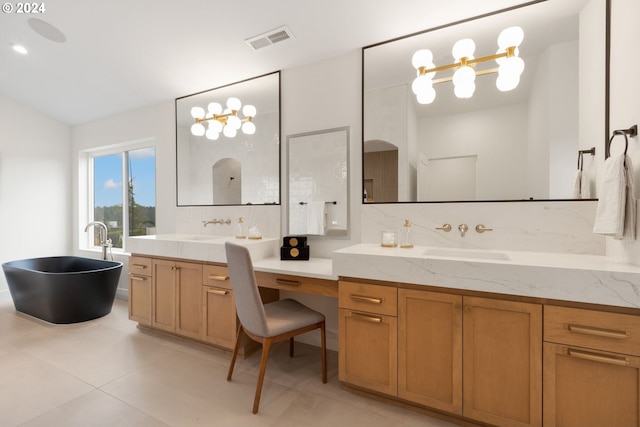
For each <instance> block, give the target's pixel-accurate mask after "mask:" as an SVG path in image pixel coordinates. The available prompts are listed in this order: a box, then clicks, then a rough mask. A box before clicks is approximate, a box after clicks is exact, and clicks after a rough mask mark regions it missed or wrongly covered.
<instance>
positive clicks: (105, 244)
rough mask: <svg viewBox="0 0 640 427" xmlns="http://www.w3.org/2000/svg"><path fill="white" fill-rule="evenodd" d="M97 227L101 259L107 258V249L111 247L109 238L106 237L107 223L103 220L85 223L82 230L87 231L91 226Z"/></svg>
mask: <svg viewBox="0 0 640 427" xmlns="http://www.w3.org/2000/svg"><path fill="white" fill-rule="evenodd" d="M92 225H93V226H94V227H99V230H98V233H99V235H100V246H101V247H102V259H104V260H106V259H107V249H108V248H110V247H111V239H108V238H107V237H108V236H109V234H108V233H109V231H108V230H107V225H106V224H105V223H104V222H100V221H93V222H90V223H89V224H87V226H86V227H85V228H84V231H89V228H90V227H91V226H92Z"/></svg>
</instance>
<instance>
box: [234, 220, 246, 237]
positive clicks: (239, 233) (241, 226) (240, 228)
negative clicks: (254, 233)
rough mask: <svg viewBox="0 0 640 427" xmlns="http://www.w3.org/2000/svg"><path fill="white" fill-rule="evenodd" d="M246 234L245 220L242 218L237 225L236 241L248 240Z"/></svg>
mask: <svg viewBox="0 0 640 427" xmlns="http://www.w3.org/2000/svg"><path fill="white" fill-rule="evenodd" d="M246 238H247V236H246V235H245V234H244V220H243V219H242V217H240V218H238V225H236V239H246Z"/></svg>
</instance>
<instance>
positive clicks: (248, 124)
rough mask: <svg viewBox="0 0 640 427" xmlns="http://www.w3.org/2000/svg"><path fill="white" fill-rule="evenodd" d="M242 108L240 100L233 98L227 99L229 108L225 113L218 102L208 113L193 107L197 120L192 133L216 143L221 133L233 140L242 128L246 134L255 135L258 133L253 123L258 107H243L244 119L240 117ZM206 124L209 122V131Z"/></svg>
mask: <svg viewBox="0 0 640 427" xmlns="http://www.w3.org/2000/svg"><path fill="white" fill-rule="evenodd" d="M240 107H242V103H241V102H240V100H239V99H238V98H233V97H232V98H229V99H227V108H226V109H225V110H224V111H223V109H222V105H220V104H218V103H217V102H212V103H210V104H209V105H208V107H207V111H206V112H205V110H204V108H202V107H193V108H192V109H191V117H193V118H194V119H195V123H194V124H193V125H191V133H192V134H193V135H196V136H202V135H205V136H206V137H207V139H211V140H214V141H215V140H216V139H218V138H219V137H220V133H221V132H222V134H223V135H224V136H226V137H227V138H233V137H235V136H236V135H237V133H238V130H240V129H241V128H242V132H243V133H244V134H246V135H253V134H254V133H256V125H255V124H254V123H253V118H254V117H255V116H256V107H254V106H253V105H245V106H244V107H242V114H243V115H244V119H240V117H238V111H240ZM204 122H208V128H207V129H205V126H204V124H203V123H204Z"/></svg>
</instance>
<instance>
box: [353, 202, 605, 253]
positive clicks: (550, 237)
mask: <svg viewBox="0 0 640 427" xmlns="http://www.w3.org/2000/svg"><path fill="white" fill-rule="evenodd" d="M596 208H597V202H595V201H569V202H560V201H557V202H556V201H554V202H537V201H532V202H529V201H523V202H487V203H485V202H479V203H402V204H371V205H366V204H365V205H363V206H362V209H361V236H362V237H361V239H362V242H363V243H379V242H380V233H381V232H382V230H387V229H395V230H396V231H397V232H398V235H400V231H401V229H402V225H403V223H404V220H405V218H406V219H409V220H410V221H411V224H412V226H411V234H412V236H413V244H414V245H422V246H440V247H451V248H468V249H500V250H519V251H538V252H556V253H569V254H591V255H604V254H605V250H606V244H605V238H604V237H603V236H600V235H597V234H594V233H593V231H592V230H593V222H594V218H595V213H596ZM444 224H451V227H452V229H451V231H450V232H448V233H446V232H444V231H440V230H436V227H442V226H443V225H444ZM460 224H467V226H468V227H469V231H467V233H466V235H465V236H464V237H462V236H461V235H460V232H459V231H458V226H459V225H460ZM478 224H482V225H484V226H485V227H487V228H492V229H493V231H487V232H484V233H482V234H480V233H477V232H476V231H475V227H476V225H478Z"/></svg>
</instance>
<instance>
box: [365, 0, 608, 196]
mask: <svg viewBox="0 0 640 427" xmlns="http://www.w3.org/2000/svg"><path fill="white" fill-rule="evenodd" d="M609 1H610V0H540V1H537V2H528V3H526V4H523V5H521V6H516V7H512V8H509V9H505V10H500V11H496V12H494V13H491V14H487V15H483V16H480V17H476V18H471V19H467V20H464V21H460V22H455V23H452V24H448V25H443V26H441V27H438V28H435V29H431V30H426V31H424V32H421V33H418V34H412V35H409V36H406V37H403V38H399V39H394V40H391V41H388V42H383V43H379V44H376V45H373V46H368V47H365V48H363V194H364V195H365V202H369V203H376V202H380V203H393V202H453V201H515V200H568V199H575V198H576V195H575V194H574V185H575V180H576V177H577V176H578V174H577V169H578V166H577V165H578V164H580V165H581V167H582V168H583V171H582V172H581V174H580V175H581V176H582V179H583V180H584V182H585V185H586V186H587V189H588V190H590V191H586V192H583V193H580V194H579V195H578V196H577V197H578V198H593V197H595V196H597V195H596V194H595V187H596V186H595V183H596V174H597V169H598V162H601V161H602V159H603V157H602V155H603V149H604V142H605V141H606V140H607V135H608V129H607V127H608V120H607V119H606V116H607V114H606V112H607V111H608V105H607V104H608V92H607V91H608V87H607V84H606V80H607V75H608V74H607V73H608V63H607V61H608V54H607V51H608V48H607V45H606V40H607V34H608V32H609V23H608V22H607V14H606V10H607V5H608V3H609ZM511 26H519V27H521V28H522V29H523V32H524V39H523V41H522V43H521V44H520V46H519V47H518V49H519V51H518V55H519V57H520V58H522V60H523V61H524V64H525V68H524V72H523V73H522V75H521V76H520V82H519V85H518V86H517V87H516V88H515V89H513V90H510V91H501V90H498V88H497V87H496V76H497V73H489V72H487V73H486V74H478V75H477V76H476V77H475V93H473V96H472V97H470V98H466V99H462V98H458V97H456V95H455V90H454V84H453V82H452V81H443V82H436V80H437V79H439V78H444V77H447V75H448V76H449V77H450V76H451V75H452V74H453V72H454V71H455V70H456V68H453V69H451V70H448V71H438V72H436V73H435V76H434V79H436V80H433V81H434V82H436V83H434V84H433V88H434V89H435V93H436V97H435V99H434V100H433V102H431V103H430V104H421V103H419V102H418V100H417V97H416V95H415V94H414V92H413V91H412V83H413V81H414V79H415V78H416V75H417V74H418V70H416V68H414V67H413V66H412V57H413V55H414V53H415V52H416V51H418V50H420V49H429V50H431V51H432V53H433V64H434V65H435V67H438V66H443V65H445V64H455V63H456V60H455V58H454V57H453V55H452V48H453V46H454V45H455V44H456V42H457V41H458V40H460V39H464V38H470V39H472V40H473V41H474V42H475V46H476V47H475V52H474V55H473V56H474V57H475V58H481V57H488V56H491V55H495V54H496V53H497V50H498V42H497V41H498V36H499V34H500V33H501V31H502V30H503V29H505V28H508V27H511ZM490 63H491V64H492V65H491V64H490ZM474 67H475V69H476V73H478V71H479V70H481V69H489V68H491V67H493V68H494V71H495V70H496V69H497V67H498V65H497V64H496V61H495V60H492V61H488V62H487V63H486V64H480V63H478V64H475V65H474ZM444 80H446V79H444ZM449 80H450V79H449ZM592 147H596V150H595V155H590V154H584V155H581V154H580V153H579V152H580V151H583V150H590V149H591V148H592ZM579 156H582V162H578V159H579ZM585 194H586V195H587V196H588V197H585V196H584V195H585Z"/></svg>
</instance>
